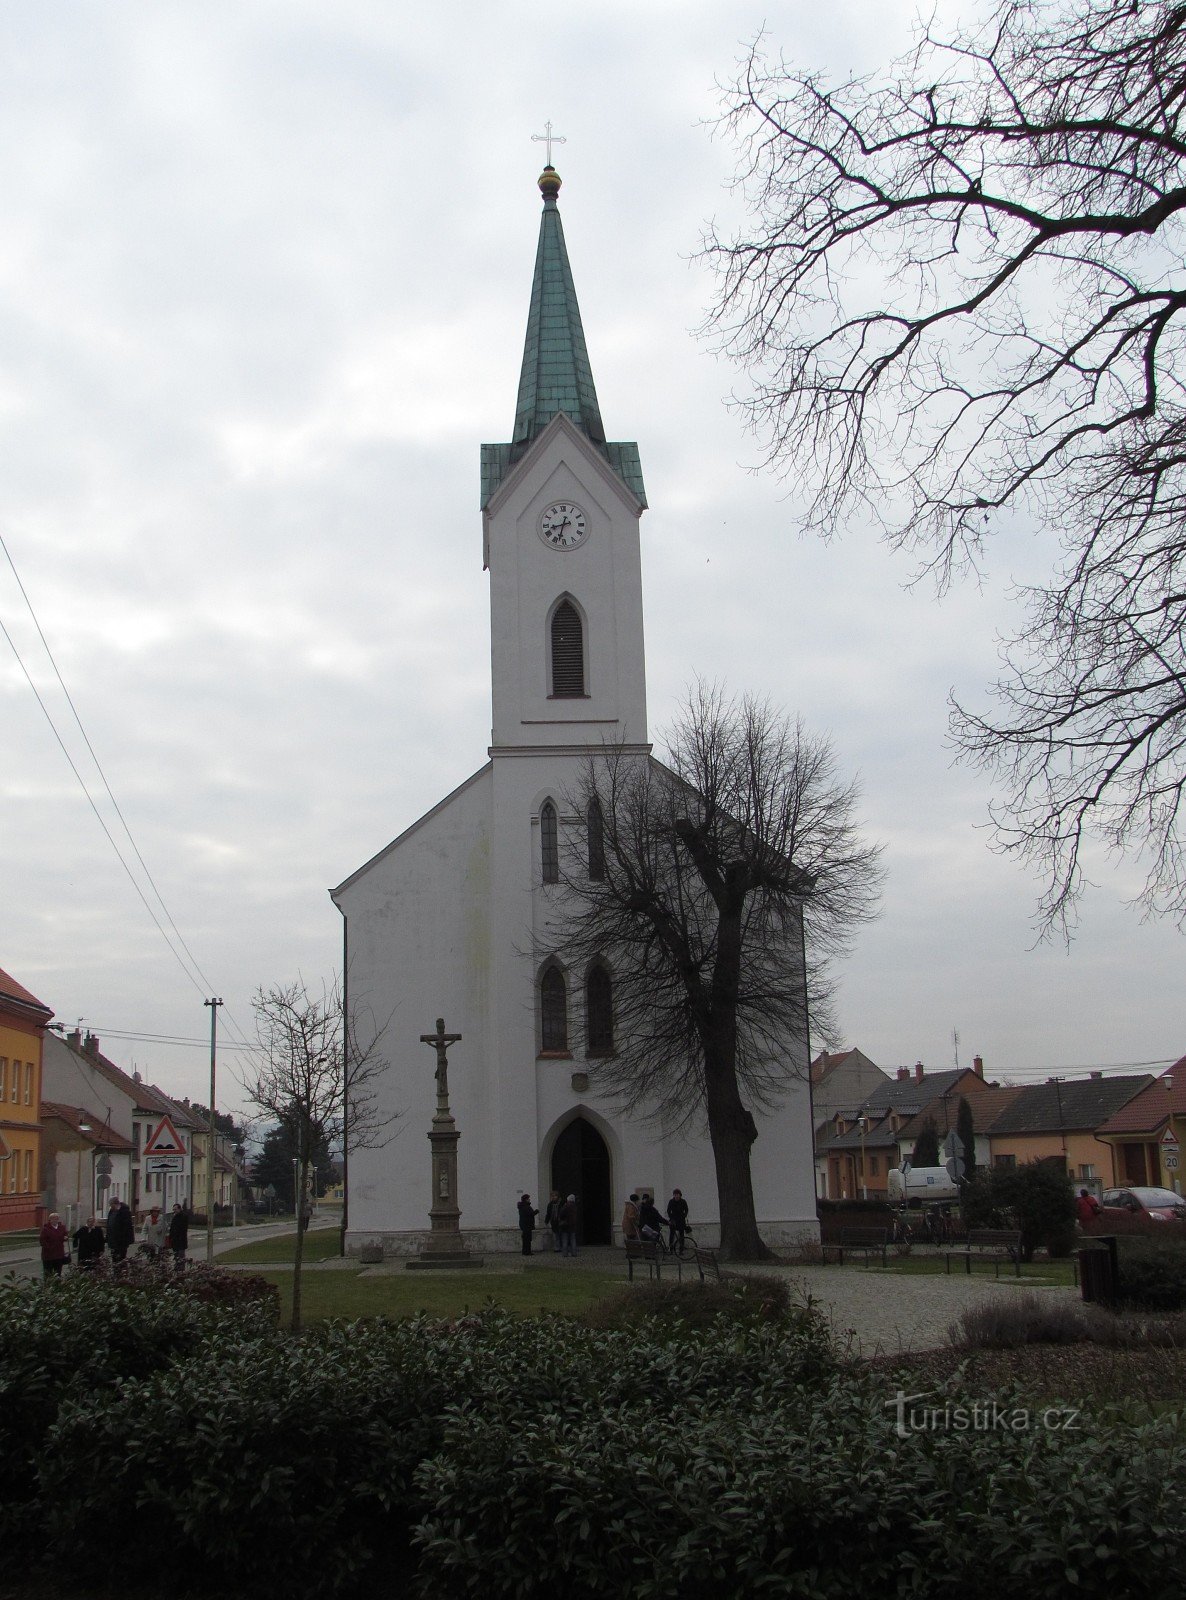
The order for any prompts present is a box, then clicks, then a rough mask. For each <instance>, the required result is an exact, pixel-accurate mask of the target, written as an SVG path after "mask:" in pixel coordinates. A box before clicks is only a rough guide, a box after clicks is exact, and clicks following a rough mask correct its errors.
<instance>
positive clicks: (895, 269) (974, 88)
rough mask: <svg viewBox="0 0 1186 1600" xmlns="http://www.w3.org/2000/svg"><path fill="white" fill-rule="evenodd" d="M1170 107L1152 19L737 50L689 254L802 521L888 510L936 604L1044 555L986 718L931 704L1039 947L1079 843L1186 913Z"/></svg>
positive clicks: (1173, 18) (1117, 6) (1185, 466)
mask: <svg viewBox="0 0 1186 1600" xmlns="http://www.w3.org/2000/svg"><path fill="white" fill-rule="evenodd" d="M1184 93H1186V8H1183V6H1182V5H1181V4H1176V3H1169V0H999V3H998V4H996V5H995V6H994V8H993V9H992V11H991V13H990V14H989V17H988V20H987V21H986V23H985V24H984V26H983V27H982V28H981V29H980V30H979V31H977V32H975V33H974V34H972V35H970V36H969V35H964V36H960V35H957V36H955V37H954V38H952V39H950V40H949V41H944V40H942V39H939V38H937V37H935V35H934V34H933V33H932V32H931V31H929V30H928V31H925V32H924V33H923V34H922V35H921V37H920V39H919V41H918V44H917V47H916V48H915V50H914V51H913V52H912V54H911V55H910V56H909V57H907V58H906V59H905V60H903V61H900V62H897V63H895V64H894V65H893V66H892V67H890V68H889V69H888V70H887V72H886V73H885V74H883V75H882V76H880V77H878V78H876V79H850V80H848V81H847V82H843V83H839V84H830V83H827V82H825V81H823V80H822V79H821V78H819V77H818V76H815V75H813V74H811V73H807V72H802V71H799V70H796V69H795V68H793V67H791V66H789V65H788V64H787V63H786V62H785V61H783V60H781V59H777V58H774V57H772V56H771V55H769V54H768V53H767V52H766V50H765V47H764V45H763V44H762V43H761V41H759V44H758V45H757V46H756V47H755V48H754V50H753V51H752V52H751V53H750V56H749V59H748V61H747V62H746V63H745V65H744V68H743V71H742V73H741V76H740V78H739V79H738V81H737V82H736V83H734V84H733V85H732V87H731V88H730V89H729V90H728V91H727V98H726V112H725V116H724V122H725V125H726V126H727V128H728V130H729V131H730V133H731V134H732V135H733V136H734V137H735V138H736V139H737V140H738V141H739V142H740V145H741V149H742V152H743V154H742V162H741V168H740V171H739V179H738V181H739V185H740V187H741V189H742V191H743V193H744V195H745V196H746V198H747V199H748V202H749V205H750V209H751V214H752V226H751V230H750V231H748V232H746V233H744V234H739V235H737V236H734V237H722V236H721V235H720V234H718V233H717V232H715V231H714V232H710V234H709V235H708V237H707V238H706V241H705V251H706V254H707V256H708V258H709V259H710V261H711V262H712V263H713V264H714V265H715V266H716V268H717V269H718V273H719V278H718V283H719V293H718V296H717V298H716V301H715V304H714V305H713V307H712V309H711V311H710V313H709V318H708V322H707V324H706V327H707V329H708V330H709V331H711V332H712V334H713V335H714V336H715V337H716V338H717V339H718V341H719V343H720V345H721V346H722V347H723V348H724V349H726V350H727V351H728V352H729V353H730V354H731V355H732V356H733V357H734V358H735V359H736V360H737V361H738V362H739V363H740V364H741V366H742V367H743V368H744V369H745V371H746V372H747V374H748V376H749V378H750V379H751V382H752V386H751V388H750V389H749V390H748V391H747V393H746V394H745V395H744V396H742V397H740V399H739V403H740V404H741V405H742V407H743V409H744V410H745V412H746V413H747V415H748V418H749V420H750V421H751V423H752V424H753V426H754V427H755V429H756V430H757V431H758V432H759V434H760V435H761V436H762V437H763V438H764V440H765V441H766V446H767V451H768V455H767V461H768V464H771V465H773V466H775V467H777V468H778V469H781V470H782V471H785V472H788V473H790V472H793V473H794V474H795V476H796V478H797V479H801V480H803V481H805V482H806V483H807V485H808V487H809V490H810V492H811V495H812V500H811V505H810V511H809V514H808V520H810V521H813V522H814V523H815V524H816V525H818V526H819V527H820V528H821V529H822V530H824V531H830V530H834V529H835V528H837V527H838V526H839V525H840V524H842V523H844V522H846V521H847V520H848V519H849V518H850V517H852V516H853V515H854V514H858V513H859V514H864V515H867V516H869V517H871V518H873V519H876V520H879V521H880V523H881V525H882V527H883V528H884V530H885V532H886V534H887V536H888V537H889V539H890V540H891V542H893V543H896V544H898V545H902V546H905V547H908V548H911V549H913V550H914V551H915V552H916V553H921V554H922V558H923V565H924V569H925V570H929V571H930V572H931V573H932V574H933V575H934V576H935V577H936V579H937V580H938V582H939V584H940V585H943V584H946V583H947V582H948V581H949V580H950V579H951V578H952V576H953V575H954V574H955V573H956V572H958V571H960V570H962V569H965V568H967V567H968V566H969V565H971V566H975V565H976V564H977V562H978V561H979V560H980V558H981V556H982V554H983V551H984V548H985V544H986V541H987V540H988V539H989V538H990V537H991V536H992V535H993V533H994V532H996V531H998V530H1000V529H1002V528H1003V527H1006V526H1010V525H1017V524H1021V525H1025V524H1027V523H1029V524H1031V525H1033V524H1036V525H1038V526H1044V527H1045V528H1046V529H1047V530H1048V531H1049V533H1050V534H1051V536H1052V539H1053V540H1055V541H1057V544H1058V547H1059V550H1060V554H1059V556H1058V557H1057V558H1056V560H1055V561H1054V563H1053V570H1052V572H1051V575H1050V577H1049V579H1048V580H1046V581H1045V582H1042V583H1040V584H1038V585H1035V586H1030V587H1027V588H1025V589H1023V590H1022V591H1021V596H1020V598H1021V603H1022V606H1023V613H1024V615H1023V620H1022V621H1021V623H1020V625H1019V626H1018V628H1017V630H1016V636H1015V637H1013V638H1011V639H1008V640H1005V641H1003V644H1002V662H1003V671H1002V676H1001V679H1000V681H999V682H998V684H997V685H996V686H995V691H994V692H995V696H996V699H997V701H998V702H999V708H1000V709H999V712H998V713H997V714H993V715H988V714H980V713H977V712H975V711H968V710H966V709H963V708H961V707H960V706H958V705H953V710H952V730H953V737H954V740H955V743H956V746H957V748H958V749H960V750H961V751H962V752H963V753H964V754H965V755H966V756H968V757H970V758H971V759H972V760H974V761H976V762H979V763H981V764H983V765H985V766H986V767H989V768H991V769H994V770H995V771H996V772H997V773H998V774H999V775H1000V777H1001V780H1002V794H1001V798H1000V800H999V803H998V804H997V806H996V807H995V808H994V818H995V821H996V824H997V830H998V832H997V839H998V843H999V844H1000V846H1001V847H1002V848H1004V849H1006V850H1009V851H1013V852H1016V853H1017V854H1018V855H1019V856H1020V857H1021V858H1022V859H1024V860H1026V861H1027V862H1028V863H1030V864H1031V865H1032V866H1034V867H1035V868H1036V869H1037V870H1038V871H1039V872H1040V874H1041V875H1042V879H1043V884H1044V887H1043V890H1042V894H1041V900H1040V906H1039V911H1040V923H1041V926H1042V928H1043V929H1044V930H1049V929H1051V928H1053V927H1061V928H1062V929H1063V931H1064V932H1065V931H1067V930H1068V929H1069V926H1070V924H1071V922H1072V921H1073V918H1074V914H1075V908H1076V903H1077V900H1078V896H1079V894H1080V892H1081V889H1082V887H1083V884H1084V881H1085V880H1084V875H1083V874H1084V847H1085V844H1086V842H1087V840H1088V838H1089V837H1091V836H1095V837H1098V838H1101V839H1102V840H1103V841H1104V842H1105V843H1106V845H1108V846H1109V847H1110V848H1112V849H1114V850H1116V851H1121V852H1131V853H1133V854H1134V855H1136V856H1138V857H1143V859H1144V862H1145V869H1146V879H1145V884H1144V889H1143V892H1142V895H1141V901H1142V903H1143V905H1144V907H1145V909H1146V912H1147V913H1154V912H1156V913H1162V914H1168V915H1170V916H1172V917H1174V918H1176V919H1177V920H1178V922H1179V924H1181V923H1182V922H1183V920H1184V919H1186V870H1184V868H1186V862H1184V857H1183V840H1182V833H1181V821H1182V816H1183V813H1182V809H1181V808H1182V784H1183V750H1184V741H1186V670H1184V650H1183V643H1184V641H1183V626H1184V618H1186V573H1184V572H1183V560H1184V554H1186V532H1184V530H1186V515H1184V514H1186V476H1184V473H1186V405H1184V396H1183V387H1182V377H1181V373H1182V371H1183V356H1184V354H1186V350H1184V336H1186V316H1184V313H1186V274H1184V272H1183V212H1184V210H1186V133H1184V131H1183V127H1182V117H1183V105H1184Z"/></svg>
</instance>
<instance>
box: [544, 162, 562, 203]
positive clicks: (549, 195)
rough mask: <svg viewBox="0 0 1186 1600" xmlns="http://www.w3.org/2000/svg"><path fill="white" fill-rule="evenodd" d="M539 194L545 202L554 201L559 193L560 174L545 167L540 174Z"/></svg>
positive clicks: (549, 167)
mask: <svg viewBox="0 0 1186 1600" xmlns="http://www.w3.org/2000/svg"><path fill="white" fill-rule="evenodd" d="M539 192H540V194H542V195H543V197H544V199H545V200H555V198H556V196H557V195H558V194H559V193H560V174H559V173H558V172H557V171H556V168H555V167H551V166H548V167H545V168H544V170H543V171H542V172H541V173H540V175H539Z"/></svg>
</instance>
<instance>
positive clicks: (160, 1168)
mask: <svg viewBox="0 0 1186 1600" xmlns="http://www.w3.org/2000/svg"><path fill="white" fill-rule="evenodd" d="M144 1170H145V1172H184V1171H185V1157H184V1156H145V1157H144Z"/></svg>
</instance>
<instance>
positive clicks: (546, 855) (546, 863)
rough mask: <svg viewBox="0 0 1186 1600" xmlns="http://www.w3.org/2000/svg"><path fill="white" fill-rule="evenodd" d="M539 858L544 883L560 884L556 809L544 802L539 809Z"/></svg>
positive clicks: (558, 833)
mask: <svg viewBox="0 0 1186 1600" xmlns="http://www.w3.org/2000/svg"><path fill="white" fill-rule="evenodd" d="M539 856H540V867H541V869H542V871H543V879H544V882H545V883H559V882H560V830H559V826H558V824H557V821H556V807H555V806H554V805H553V804H552V802H551V801H550V800H545V801H544V803H543V805H542V806H540V808H539Z"/></svg>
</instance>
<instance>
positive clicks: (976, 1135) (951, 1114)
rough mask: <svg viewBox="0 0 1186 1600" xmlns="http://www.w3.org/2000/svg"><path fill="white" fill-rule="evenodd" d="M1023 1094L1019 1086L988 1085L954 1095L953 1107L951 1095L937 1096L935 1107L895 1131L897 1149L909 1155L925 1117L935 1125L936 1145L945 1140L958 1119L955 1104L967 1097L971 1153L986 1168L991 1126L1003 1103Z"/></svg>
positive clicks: (989, 1149) (978, 1164)
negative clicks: (977, 1090) (970, 1119)
mask: <svg viewBox="0 0 1186 1600" xmlns="http://www.w3.org/2000/svg"><path fill="white" fill-rule="evenodd" d="M1021 1093H1023V1090H1022V1088H1021V1086H1020V1085H1016V1086H1012V1085H1001V1084H989V1085H986V1086H985V1088H983V1089H981V1090H980V1091H979V1093H976V1094H969V1095H958V1094H957V1095H956V1096H955V1104H954V1109H953V1107H952V1097H951V1096H950V1095H948V1097H947V1099H946V1100H943V1099H942V1098H941V1099H940V1103H939V1105H938V1106H932V1107H928V1109H927V1110H926V1111H925V1112H922V1113H920V1114H919V1115H918V1116H917V1117H911V1119H910V1121H909V1122H907V1123H905V1124H904V1125H903V1126H902V1128H901V1130H900V1133H899V1140H898V1143H899V1148H900V1149H901V1150H902V1151H904V1152H905V1153H906V1154H909V1152H910V1151H911V1150H913V1149H914V1146H915V1145H916V1144H917V1142H918V1136H919V1134H921V1132H922V1130H923V1126H924V1124H925V1122H926V1120H927V1117H928V1116H929V1117H930V1118H931V1120H932V1121H933V1122H934V1124H935V1128H936V1131H937V1132H938V1134H939V1140H940V1144H941V1145H942V1144H943V1142H944V1141H945V1139H946V1134H947V1131H948V1130H949V1128H954V1127H956V1125H957V1123H958V1119H959V1103H960V1100H961V1099H964V1100H967V1102H968V1109H969V1111H970V1112H971V1113H972V1132H973V1140H972V1145H973V1153H974V1155H975V1158H976V1166H977V1167H987V1166H989V1165H991V1162H992V1149H991V1135H992V1128H993V1125H994V1124H995V1122H996V1120H997V1118H998V1117H999V1116H1000V1115H1001V1113H1002V1112H1003V1111H1004V1109H1005V1107H1006V1106H1010V1105H1012V1104H1013V1102H1014V1100H1016V1099H1017V1096H1018V1095H1019V1094H1021Z"/></svg>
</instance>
